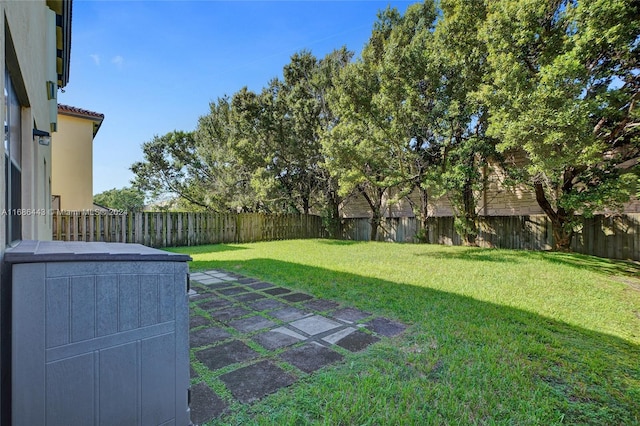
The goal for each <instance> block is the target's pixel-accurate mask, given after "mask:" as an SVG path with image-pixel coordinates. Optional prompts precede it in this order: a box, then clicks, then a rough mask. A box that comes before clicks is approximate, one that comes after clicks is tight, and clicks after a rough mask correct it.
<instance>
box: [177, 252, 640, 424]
mask: <svg viewBox="0 0 640 426" xmlns="http://www.w3.org/2000/svg"><path fill="white" fill-rule="evenodd" d="M173 250H174V251H179V252H181V253H188V254H190V255H191V256H192V257H193V262H191V265H190V267H191V269H192V271H197V270H205V269H224V270H227V271H234V272H238V273H241V274H244V275H247V276H251V277H256V278H260V279H263V280H267V281H270V282H273V283H276V284H279V285H283V286H287V287H290V288H294V289H297V290H301V291H305V292H308V293H311V294H313V295H315V296H317V297H321V298H329V299H334V300H337V301H340V302H344V303H348V304H350V305H352V306H355V307H358V308H360V309H364V310H367V311H370V312H373V313H377V314H380V315H383V316H386V317H388V318H393V319H397V320H400V321H402V322H404V323H406V324H408V325H409V326H410V327H409V329H408V330H407V331H406V332H405V333H404V334H403V335H402V336H400V337H398V338H395V339H387V340H385V341H383V342H381V343H378V344H376V345H373V346H372V347H370V348H369V349H367V350H366V351H363V352H361V353H356V354H353V355H350V356H349V357H348V358H347V360H346V362H344V363H341V364H340V365H337V366H332V367H329V368H326V369H323V370H321V371H320V372H316V373H314V374H312V375H309V376H306V377H304V378H302V380H301V381H299V382H298V383H297V384H295V385H294V386H292V387H290V388H287V389H284V390H282V391H280V392H278V393H276V394H274V395H272V396H269V397H267V398H265V399H264V400H262V401H261V402H259V403H257V404H254V405H252V406H247V407H244V409H242V410H240V411H239V412H234V413H233V414H232V415H230V416H227V417H225V418H224V419H222V420H221V423H223V424H243V425H244V424H259V425H262V424H273V425H281V424H327V425H337V424H345V425H346V424H349V425H351V424H353V425H364V424H367V425H368V424H371V425H374V424H375V425H386V424H438V425H440V424H510V425H511V424H513V425H527V424H530V425H549V424H602V425H633V424H640V278H639V277H640V266H638V265H637V264H633V263H626V262H615V261H609V260H605V259H600V258H595V257H588V256H581V255H576V254H562V253H539V252H525V251H511V250H487V249H477V248H465V247H446V246H435V245H410V244H388V243H364V242H346V241H332V240H295V241H276V242H268V243H254V244H231V245H210V246H201V247H188V248H178V249H173Z"/></svg>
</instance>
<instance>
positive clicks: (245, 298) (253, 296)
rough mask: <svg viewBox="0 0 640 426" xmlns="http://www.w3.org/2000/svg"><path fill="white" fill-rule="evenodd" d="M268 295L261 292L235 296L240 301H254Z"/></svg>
mask: <svg viewBox="0 0 640 426" xmlns="http://www.w3.org/2000/svg"><path fill="white" fill-rule="evenodd" d="M265 297H266V296H265V295H264V294H260V293H244V294H239V295H237V296H233V298H234V299H236V300H237V301H238V302H253V301H254V300H258V299H264V298H265Z"/></svg>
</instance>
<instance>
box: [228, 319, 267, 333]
mask: <svg viewBox="0 0 640 426" xmlns="http://www.w3.org/2000/svg"><path fill="white" fill-rule="evenodd" d="M229 325H230V326H231V327H233V328H235V329H236V330H238V331H242V332H243V333H250V332H252V331H258V330H262V329H263V328H267V327H273V326H274V325H276V323H275V322H273V321H271V320H268V319H266V318H264V317H261V316H260V315H255V316H252V317H249V318H242V319H239V320H235V321H231V322H230V323H229Z"/></svg>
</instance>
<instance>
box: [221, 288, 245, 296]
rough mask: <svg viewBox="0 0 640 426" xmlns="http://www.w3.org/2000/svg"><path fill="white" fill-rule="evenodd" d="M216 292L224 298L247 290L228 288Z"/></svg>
mask: <svg viewBox="0 0 640 426" xmlns="http://www.w3.org/2000/svg"><path fill="white" fill-rule="evenodd" d="M217 291H218V293H220V294H224V295H225V296H232V295H234V294H240V293H246V292H247V289H246V288H244V287H229V288H223V289H221V290H217Z"/></svg>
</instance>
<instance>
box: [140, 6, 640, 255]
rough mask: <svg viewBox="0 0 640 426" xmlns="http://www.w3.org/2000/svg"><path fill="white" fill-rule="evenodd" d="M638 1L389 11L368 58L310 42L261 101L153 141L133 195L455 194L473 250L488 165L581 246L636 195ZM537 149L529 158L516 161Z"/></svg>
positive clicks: (287, 202)
mask: <svg viewBox="0 0 640 426" xmlns="http://www.w3.org/2000/svg"><path fill="white" fill-rule="evenodd" d="M639 8H640V6H639V4H638V2H634V1H632V0H592V1H588V2H586V1H585V2H583V1H572V0H553V1H551V0H495V1H489V0H441V1H439V2H435V1H434V0H425V1H424V2H420V3H416V4H413V5H410V6H409V7H408V8H407V10H406V12H405V13H404V14H401V13H400V12H398V10H396V9H393V8H387V9H385V10H382V11H380V13H379V15H378V19H377V20H376V22H374V23H373V27H372V31H371V36H370V38H369V40H368V42H367V44H366V45H365V46H364V48H363V50H362V53H361V54H360V56H359V57H357V58H355V59H354V58H353V53H352V52H349V51H348V50H347V49H346V48H342V49H338V50H335V51H334V52H332V53H330V54H329V55H327V56H325V57H324V58H322V59H318V58H316V57H315V56H314V55H313V54H312V53H311V52H310V51H307V50H303V51H300V52H296V53H294V54H293V55H292V56H291V59H290V62H289V63H288V64H286V65H285V66H284V67H283V71H282V76H281V77H276V78H273V79H272V80H271V81H269V82H267V84H266V85H265V86H264V87H263V88H262V90H260V91H258V92H253V91H251V90H249V89H248V88H246V87H245V88H243V89H241V90H239V91H238V92H237V93H234V94H231V95H229V96H227V95H225V96H223V97H221V98H219V99H217V101H216V102H212V103H211V104H210V105H209V107H210V108H209V113H208V114H207V115H204V116H202V117H200V120H199V121H198V127H197V129H196V130H195V131H193V132H184V131H174V132H170V133H168V134H166V135H164V136H156V137H154V138H153V140H151V141H148V142H145V143H144V144H143V154H144V160H143V161H140V162H137V163H135V164H134V165H132V170H133V172H134V174H135V176H136V177H135V180H134V182H133V183H134V186H135V187H137V188H140V189H141V190H144V191H146V192H147V194H148V195H150V196H154V195H159V194H163V193H165V194H166V193H171V194H174V195H176V196H178V197H179V198H180V199H181V200H182V202H183V203H184V204H185V205H186V206H189V207H190V208H199V209H209V210H216V211H226V210H234V211H265V212H292V211H294V212H300V213H309V212H312V211H313V212H322V214H324V216H325V217H326V218H327V223H328V225H332V226H331V227H332V229H333V235H337V232H338V230H337V226H336V225H337V224H338V222H339V215H338V205H339V204H340V203H341V202H342V201H343V200H344V198H345V197H349V196H351V195H354V194H356V195H360V196H362V197H363V198H364V199H365V200H366V202H367V204H368V206H369V208H370V211H371V214H372V217H371V226H372V228H371V229H372V232H371V235H372V237H373V238H375V237H376V232H377V230H378V228H379V226H380V223H381V219H382V217H383V216H384V214H385V212H384V211H383V207H384V206H385V203H388V202H390V203H393V202H395V201H399V200H400V199H407V196H408V195H409V194H411V193H413V194H419V197H418V198H419V200H420V202H419V203H416V204H415V206H414V210H415V212H416V215H418V216H419V217H420V219H421V224H422V228H423V231H424V230H426V219H427V217H428V214H429V212H428V209H427V202H428V200H429V198H430V197H433V196H436V197H446V198H448V199H449V201H450V202H451V205H452V206H453V210H454V214H455V216H456V221H455V226H456V231H457V232H458V233H459V234H460V235H461V236H462V238H463V240H464V241H465V242H466V243H467V244H474V243H475V235H476V233H477V229H476V226H477V219H478V213H479V208H478V202H477V197H478V194H479V193H480V189H481V188H482V185H483V179H485V176H484V173H483V172H481V171H482V170H483V169H486V167H487V164H488V160H489V159H492V160H493V161H492V162H493V163H494V164H499V165H500V166H501V167H502V168H504V169H505V171H506V173H507V175H508V176H509V178H510V179H511V180H513V181H516V182H519V183H520V184H524V185H529V186H530V188H531V190H532V191H533V192H534V193H535V196H536V200H537V202H538V204H539V206H540V208H541V209H542V210H543V211H544V212H545V214H546V215H547V216H548V217H549V219H550V220H551V222H552V224H553V230H554V239H555V242H556V248H557V249H567V248H568V247H569V244H570V242H571V238H572V235H573V232H574V230H575V226H576V217H577V216H578V215H591V214H593V213H594V212H597V211H603V210H607V209H609V210H616V209H620V207H621V206H622V204H623V203H624V202H626V201H627V200H628V199H629V197H630V195H634V194H635V195H636V196H637V195H638V192H639V191H640V189H638V188H639V187H640V185H639V184H638V179H640V178H639V176H640V171H639V170H640V166H639V163H640V142H639V140H640V113H639V112H638V108H637V103H638V98H639V97H640V95H639V93H640V66H639V63H638V60H639V59H638V58H639V57H640V55H639V52H638V48H639V47H640V20H638V18H637V17H638V16H640V10H639ZM515 154H518V155H519V156H520V157H522V156H524V161H525V164H524V165H523V164H521V163H517V164H516V163H515V162H513V161H512V158H514V156H515Z"/></svg>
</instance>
